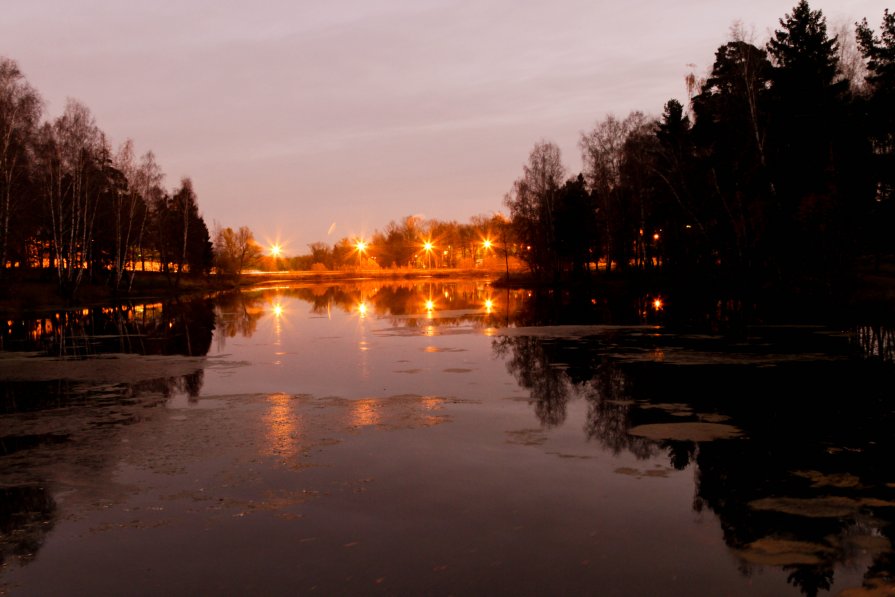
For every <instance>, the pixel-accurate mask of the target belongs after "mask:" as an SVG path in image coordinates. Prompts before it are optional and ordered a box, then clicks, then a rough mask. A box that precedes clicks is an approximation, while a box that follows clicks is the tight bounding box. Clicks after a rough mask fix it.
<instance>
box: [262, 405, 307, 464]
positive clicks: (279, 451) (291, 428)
mask: <svg viewBox="0 0 895 597" xmlns="http://www.w3.org/2000/svg"><path fill="white" fill-rule="evenodd" d="M292 402H293V398H292V396H290V395H288V394H271V395H270V396H268V397H267V403H268V404H269V406H270V408H269V409H268V411H267V413H265V415H264V428H265V430H266V435H267V448H268V453H269V454H270V455H271V456H274V457H276V458H278V459H279V460H281V461H284V462H285V461H291V460H293V459H294V458H295V456H297V455H298V450H299V442H300V434H301V420H300V418H299V416H298V415H297V414H296V413H295V410H294V408H293V405H292Z"/></svg>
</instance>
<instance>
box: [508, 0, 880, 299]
mask: <svg viewBox="0 0 895 597" xmlns="http://www.w3.org/2000/svg"><path fill="white" fill-rule="evenodd" d="M779 23H780V27H779V28H778V29H777V30H776V31H774V33H773V34H772V36H771V38H770V39H769V40H768V42H767V43H766V44H764V45H763V46H760V45H755V44H754V43H751V42H750V41H749V40H748V39H746V38H747V36H746V35H745V34H744V32H743V30H742V28H740V27H735V28H734V29H733V30H732V36H731V40H730V41H729V42H727V43H725V44H724V45H722V46H721V47H720V48H718V50H717V51H716V53H715V61H714V65H713V66H712V69H711V73H710V74H709V75H708V76H707V77H706V78H705V79H704V80H697V79H696V77H695V76H693V75H691V76H690V77H689V80H688V87H689V88H690V89H691V90H692V92H691V97H690V98H689V101H688V102H687V105H686V106H685V105H684V104H682V103H681V102H680V101H678V100H675V99H672V100H669V101H668V102H667V103H666V104H665V106H664V110H663V113H662V115H661V116H660V117H659V118H651V117H648V116H646V115H644V114H642V113H640V112H632V113H630V114H629V115H628V116H627V117H625V118H623V119H622V118H617V117H615V116H612V115H610V116H607V117H606V118H605V119H603V120H602V121H600V122H598V123H597V124H596V126H595V127H594V128H593V129H592V130H590V131H587V132H584V133H582V134H581V138H580V141H579V147H580V149H581V155H582V160H583V168H582V171H581V173H579V174H577V175H574V176H571V177H568V176H567V173H566V170H565V168H564V167H563V164H562V160H561V156H560V150H559V148H558V147H557V146H556V145H555V144H553V143H551V142H548V141H541V142H538V143H537V144H536V145H535V146H534V148H533V149H532V151H531V153H530V155H529V158H528V162H527V163H526V164H525V166H524V168H523V173H522V176H521V177H520V178H518V179H517V180H516V181H515V183H514V184H513V186H512V189H511V191H510V192H509V193H508V194H507V196H506V197H505V204H506V206H507V207H508V208H509V211H510V217H511V221H512V231H513V233H514V235H515V236H516V238H517V239H518V242H519V243H520V245H521V246H524V247H529V246H530V247H531V248H530V249H529V250H526V251H523V252H520V257H522V258H524V259H525V260H526V261H527V263H528V265H529V266H530V268H531V270H532V271H533V272H535V273H536V274H540V275H542V276H547V277H549V276H558V275H559V274H560V273H561V272H579V273H580V272H588V271H591V270H592V269H595V266H598V267H599V268H601V269H605V270H612V271H614V270H619V271H622V270H650V269H657V268H663V269H665V270H668V271H676V272H683V271H689V272H693V273H700V274H704V273H706V272H711V273H713V274H722V275H727V276H729V277H731V278H732V277H737V278H742V279H744V280H750V281H753V282H757V283H759V284H765V285H767V286H777V285H779V284H780V283H784V284H787V283H794V284H797V285H803V286H804V287H806V288H807V287H811V288H818V287H820V288H823V287H827V288H830V287H833V286H835V284H836V283H837V281H841V280H842V279H843V277H844V276H848V275H849V274H850V273H851V272H853V271H854V267H855V265H856V263H857V262H858V259H859V258H862V257H863V258H870V259H875V260H876V263H877V264H878V263H879V260H880V258H881V257H882V256H885V255H887V254H890V253H892V252H893V250H895V235H893V234H892V229H893V228H892V226H893V224H895V211H893V204H895V195H893V189H895V158H893V155H895V153H893V152H895V110H893V106H895V15H893V14H890V12H889V11H888V10H886V11H884V14H883V19H882V24H881V27H880V30H879V32H876V31H874V29H873V28H872V27H871V26H870V25H869V24H868V22H867V20H866V19H864V20H863V21H861V22H860V23H856V26H855V33H854V37H851V36H850V35H848V31H845V32H841V33H840V34H839V35H830V34H829V33H828V30H827V25H826V19H825V17H824V15H823V13H822V12H821V11H820V10H812V9H811V7H810V6H809V4H808V2H807V1H805V0H802V1H800V2H799V3H798V4H797V5H796V6H795V7H794V8H793V10H792V12H791V13H790V14H786V15H785V16H784V17H783V18H782V19H780V21H779ZM850 41H853V42H856V43H850Z"/></svg>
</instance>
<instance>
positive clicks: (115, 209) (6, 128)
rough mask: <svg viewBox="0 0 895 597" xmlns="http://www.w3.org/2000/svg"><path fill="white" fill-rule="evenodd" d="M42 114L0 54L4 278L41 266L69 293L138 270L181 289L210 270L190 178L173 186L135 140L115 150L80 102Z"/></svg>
mask: <svg viewBox="0 0 895 597" xmlns="http://www.w3.org/2000/svg"><path fill="white" fill-rule="evenodd" d="M43 119H44V102H43V99H42V98H41V96H40V94H39V93H38V92H37V90H35V89H34V88H33V87H32V86H31V85H30V84H29V83H28V81H27V80H26V78H25V76H24V75H23V74H22V72H21V71H20V70H19V67H18V65H17V64H16V62H15V61H13V60H10V59H8V58H3V57H0V282H4V281H5V280H6V279H7V278H9V276H11V275H14V274H15V273H16V272H20V271H22V270H24V269H27V268H42V269H44V270H45V271H54V272H55V278H56V281H57V282H58V285H59V291H60V293H61V294H62V295H63V296H65V297H68V298H70V297H72V296H74V295H75V293H76V292H77V290H78V287H79V286H80V285H81V284H82V283H83V282H85V281H88V280H89V281H94V282H103V283H107V284H109V285H111V286H112V287H114V288H115V289H129V288H130V285H131V283H132V282H133V276H134V273H135V272H136V271H137V270H144V271H145V270H157V271H162V272H164V273H165V274H166V275H167V277H168V279H169V281H170V282H171V284H172V285H177V284H179V282H180V277H181V275H182V274H186V273H191V274H201V273H207V272H208V271H209V270H210V268H211V267H212V257H213V255H212V245H211V242H210V237H209V232H208V227H207V226H206V224H205V221H204V219H203V217H202V215H201V214H200V212H199V206H198V200H197V196H196V192H195V190H194V188H193V184H192V181H191V180H190V179H189V178H183V179H182V180H181V181H180V185H179V186H177V187H176V188H174V189H172V190H170V191H168V190H166V189H165V188H164V186H163V181H164V174H163V173H162V170H161V168H160V166H159V165H158V163H157V161H156V158H155V155H154V154H153V153H152V152H151V151H148V152H146V153H145V154H143V155H142V156H140V157H139V158H138V157H137V156H136V155H135V153H134V145H133V142H132V141H131V140H127V141H125V142H124V143H122V144H121V145H120V146H119V147H118V148H117V149H113V148H112V146H111V143H110V142H109V139H108V137H107V136H106V135H105V133H103V131H102V130H101V129H100V128H99V127H98V126H97V124H96V121H95V119H94V117H93V116H92V114H91V113H90V110H89V109H88V108H87V107H86V106H85V105H84V104H82V103H81V102H78V101H76V100H72V99H69V100H68V101H67V103H66V105H65V109H64V111H63V113H62V115H60V116H58V117H57V118H55V119H48V120H43Z"/></svg>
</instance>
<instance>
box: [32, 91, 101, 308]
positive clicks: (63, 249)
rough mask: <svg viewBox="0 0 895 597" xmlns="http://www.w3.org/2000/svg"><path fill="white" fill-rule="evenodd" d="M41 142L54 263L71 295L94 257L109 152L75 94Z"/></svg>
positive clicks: (47, 127) (40, 165)
mask: <svg viewBox="0 0 895 597" xmlns="http://www.w3.org/2000/svg"><path fill="white" fill-rule="evenodd" d="M39 144H40V147H39V151H38V174H39V177H40V179H41V183H42V184H41V186H42V194H43V199H44V203H45V207H46V211H47V213H48V215H49V228H50V235H51V238H52V242H53V247H52V255H53V260H54V266H55V268H56V273H57V277H58V281H59V287H60V291H61V292H62V294H63V296H65V297H67V298H71V297H72V296H73V295H74V293H75V292H76V291H77V288H78V286H79V285H80V283H81V281H82V279H83V276H84V273H85V271H86V266H87V263H88V262H89V259H90V249H91V243H92V240H93V223H94V220H95V217H96V210H97V204H98V202H99V201H98V200H99V196H100V194H101V193H102V191H103V180H102V165H103V162H104V161H106V160H108V158H109V154H110V152H109V149H108V144H107V142H106V139H105V137H104V136H103V134H102V133H101V132H100V130H99V128H97V126H96V123H95V121H94V119H93V116H92V115H91V114H90V111H89V110H88V109H87V108H86V107H85V106H84V105H83V104H81V103H79V102H77V101H75V100H71V99H70V100H68V103H67V104H66V106H65V112H64V113H63V114H62V116H60V117H59V118H57V119H56V120H55V121H53V123H46V124H44V126H43V127H41V130H40V134H39Z"/></svg>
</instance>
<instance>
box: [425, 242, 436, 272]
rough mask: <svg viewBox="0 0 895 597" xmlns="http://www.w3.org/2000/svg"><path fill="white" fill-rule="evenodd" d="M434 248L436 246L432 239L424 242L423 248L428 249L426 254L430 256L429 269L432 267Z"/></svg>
mask: <svg viewBox="0 0 895 597" xmlns="http://www.w3.org/2000/svg"><path fill="white" fill-rule="evenodd" d="M434 248H435V247H434V245H433V244H432V241H430V240H427V241H426V242H425V243H423V250H424V251H426V255H428V256H429V265H428V266H427V269H432V249H434Z"/></svg>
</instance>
